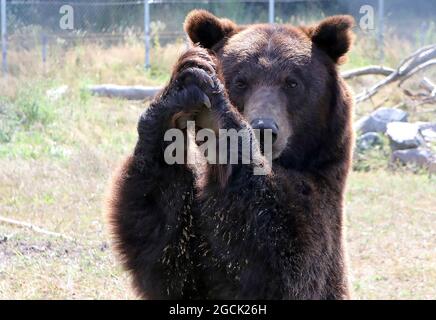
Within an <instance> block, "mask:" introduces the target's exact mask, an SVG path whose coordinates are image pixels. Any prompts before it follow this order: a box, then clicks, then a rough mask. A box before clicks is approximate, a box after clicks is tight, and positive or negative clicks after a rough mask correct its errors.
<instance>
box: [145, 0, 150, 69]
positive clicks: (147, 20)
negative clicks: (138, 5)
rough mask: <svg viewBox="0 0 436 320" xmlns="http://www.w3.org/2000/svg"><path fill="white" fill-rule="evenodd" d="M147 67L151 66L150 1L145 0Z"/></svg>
mask: <svg viewBox="0 0 436 320" xmlns="http://www.w3.org/2000/svg"><path fill="white" fill-rule="evenodd" d="M144 40H145V68H146V69H147V68H149V67H150V3H149V0H145V1H144Z"/></svg>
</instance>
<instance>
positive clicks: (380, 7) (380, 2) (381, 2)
mask: <svg viewBox="0 0 436 320" xmlns="http://www.w3.org/2000/svg"><path fill="white" fill-rule="evenodd" d="M384 11H385V2H384V0H378V47H379V50H380V64H383V62H384V58H385V51H384V43H383V42H384V41H383V33H384Z"/></svg>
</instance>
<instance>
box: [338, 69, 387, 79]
mask: <svg viewBox="0 0 436 320" xmlns="http://www.w3.org/2000/svg"><path fill="white" fill-rule="evenodd" d="M394 72H395V69H392V68H388V67H384V66H368V67H362V68H357V69H353V70H347V71H344V72H342V73H341V76H342V78H344V79H347V80H349V79H352V78H355V77H360V76H366V75H381V76H389V75H391V74H392V73H394Z"/></svg>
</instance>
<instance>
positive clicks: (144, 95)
mask: <svg viewBox="0 0 436 320" xmlns="http://www.w3.org/2000/svg"><path fill="white" fill-rule="evenodd" d="M88 90H89V91H90V92H91V94H93V95H96V96H99V97H108V98H122V99H127V100H146V99H151V98H153V97H154V96H155V95H156V94H157V93H158V92H159V91H160V90H162V87H157V86H155V87H144V86H120V85H116V84H101V85H94V86H89V87H88Z"/></svg>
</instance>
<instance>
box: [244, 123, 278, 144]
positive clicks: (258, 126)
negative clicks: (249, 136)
mask: <svg viewBox="0 0 436 320" xmlns="http://www.w3.org/2000/svg"><path fill="white" fill-rule="evenodd" d="M250 124H251V127H252V128H253V129H258V130H260V137H259V138H260V139H259V140H260V141H259V142H260V144H261V148H262V147H263V140H264V130H267V129H269V130H271V134H272V143H274V142H276V140H277V135H278V133H279V126H278V125H277V123H276V122H275V121H274V120H273V119H265V118H257V119H254V120H253V121H251V123H250Z"/></svg>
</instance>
